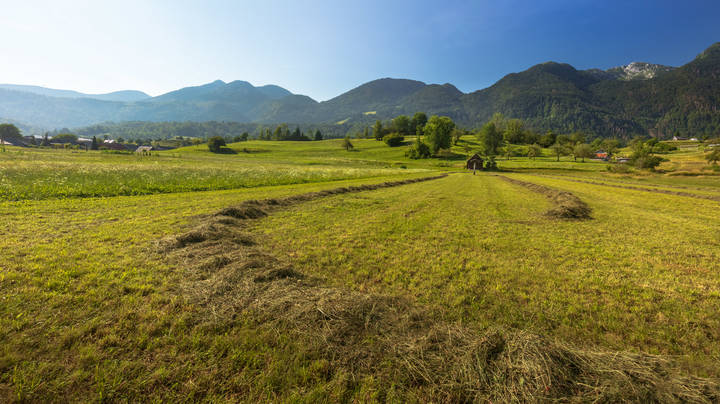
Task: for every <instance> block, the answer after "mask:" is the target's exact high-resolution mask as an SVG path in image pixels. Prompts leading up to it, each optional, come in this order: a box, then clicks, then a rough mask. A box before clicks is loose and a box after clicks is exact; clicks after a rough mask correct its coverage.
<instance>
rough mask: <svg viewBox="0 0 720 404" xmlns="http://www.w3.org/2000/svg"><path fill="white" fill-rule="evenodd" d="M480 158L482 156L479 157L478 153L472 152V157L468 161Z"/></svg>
mask: <svg viewBox="0 0 720 404" xmlns="http://www.w3.org/2000/svg"><path fill="white" fill-rule="evenodd" d="M482 159H483V158H482V157H480V155H479V154H477V153H475V154H473V156H472V157H470V158H469V159H468V161H470V160H482Z"/></svg>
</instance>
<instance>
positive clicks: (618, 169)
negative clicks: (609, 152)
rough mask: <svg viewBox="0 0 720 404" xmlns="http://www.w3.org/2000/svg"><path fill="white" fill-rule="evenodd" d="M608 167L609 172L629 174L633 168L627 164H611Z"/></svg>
mask: <svg viewBox="0 0 720 404" xmlns="http://www.w3.org/2000/svg"><path fill="white" fill-rule="evenodd" d="M606 168H607V170H608V171H609V172H611V173H616V174H628V173H631V172H632V168H630V166H629V165H627V164H609V165H608V166H607V167H606Z"/></svg>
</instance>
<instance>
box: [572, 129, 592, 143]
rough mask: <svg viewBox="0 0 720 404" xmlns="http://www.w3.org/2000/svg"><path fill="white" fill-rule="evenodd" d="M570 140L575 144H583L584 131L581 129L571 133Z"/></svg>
mask: <svg viewBox="0 0 720 404" xmlns="http://www.w3.org/2000/svg"><path fill="white" fill-rule="evenodd" d="M570 142H571V143H572V144H573V145H578V144H581V143H585V134H584V133H582V132H580V131H578V132H573V134H572V135H570ZM588 146H589V145H588Z"/></svg>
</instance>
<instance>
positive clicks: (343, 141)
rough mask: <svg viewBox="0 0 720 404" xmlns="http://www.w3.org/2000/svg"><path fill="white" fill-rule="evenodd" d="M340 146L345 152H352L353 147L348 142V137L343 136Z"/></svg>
mask: <svg viewBox="0 0 720 404" xmlns="http://www.w3.org/2000/svg"><path fill="white" fill-rule="evenodd" d="M341 145H342V147H343V149H345V150H347V151H350V150H352V149H353V148H354V147H355V146H353V144H352V143H351V142H350V135H345V137H344V138H343V140H342V143H341Z"/></svg>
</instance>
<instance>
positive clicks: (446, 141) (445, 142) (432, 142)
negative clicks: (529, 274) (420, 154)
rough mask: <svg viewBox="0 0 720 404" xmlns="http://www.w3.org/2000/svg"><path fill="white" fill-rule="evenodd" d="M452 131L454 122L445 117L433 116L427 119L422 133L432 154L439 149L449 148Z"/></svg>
mask: <svg viewBox="0 0 720 404" xmlns="http://www.w3.org/2000/svg"><path fill="white" fill-rule="evenodd" d="M453 129H455V122H453V121H452V119H450V118H448V117H446V116H437V115H433V116H431V117H430V119H428V121H427V124H425V128H424V129H423V132H424V134H425V143H427V145H428V146H429V147H430V151H432V153H433V154H435V153H437V152H438V150H440V149H447V148H449V147H450V142H451V135H452V131H453Z"/></svg>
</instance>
